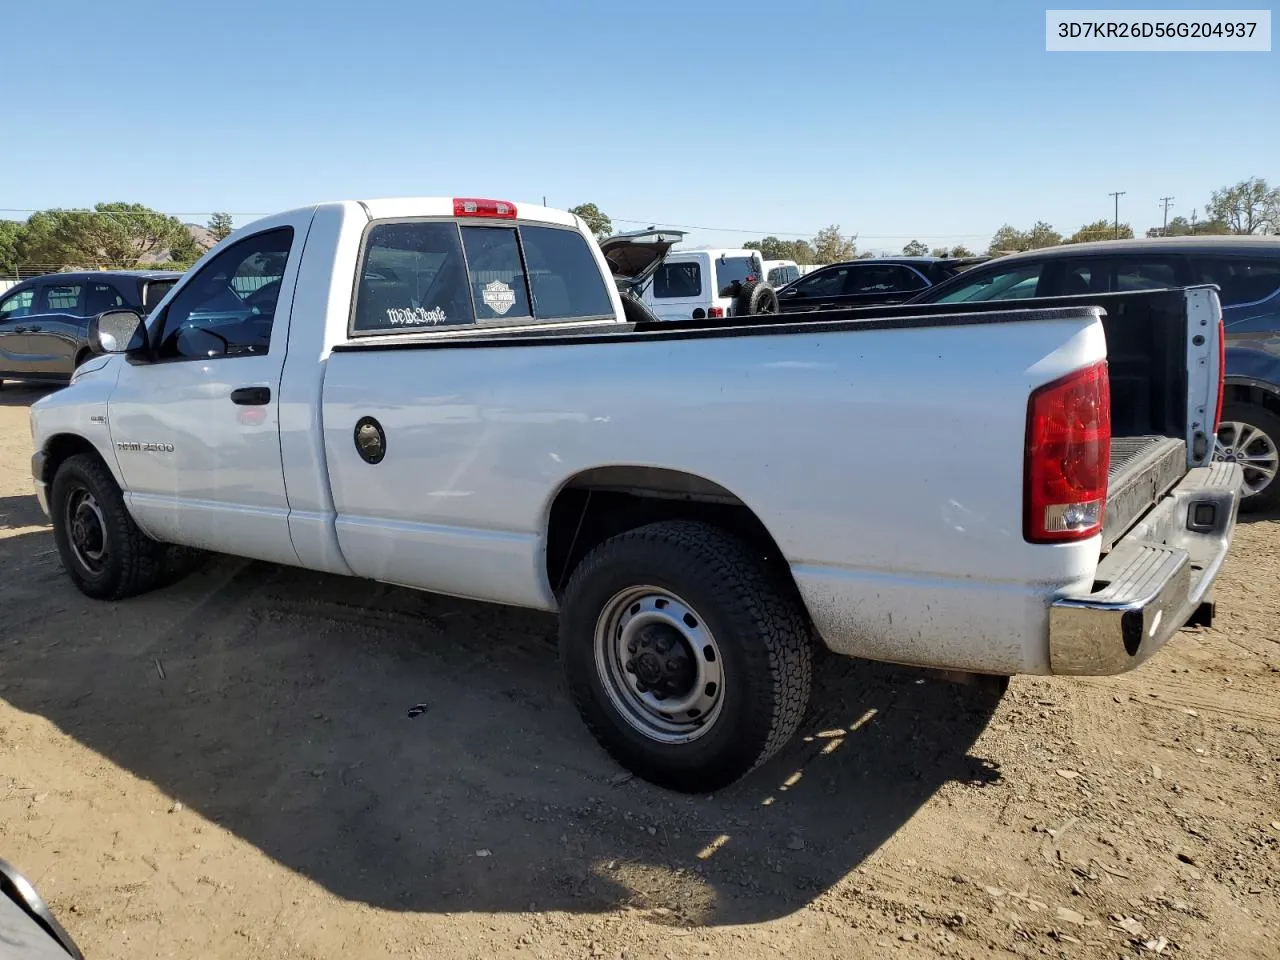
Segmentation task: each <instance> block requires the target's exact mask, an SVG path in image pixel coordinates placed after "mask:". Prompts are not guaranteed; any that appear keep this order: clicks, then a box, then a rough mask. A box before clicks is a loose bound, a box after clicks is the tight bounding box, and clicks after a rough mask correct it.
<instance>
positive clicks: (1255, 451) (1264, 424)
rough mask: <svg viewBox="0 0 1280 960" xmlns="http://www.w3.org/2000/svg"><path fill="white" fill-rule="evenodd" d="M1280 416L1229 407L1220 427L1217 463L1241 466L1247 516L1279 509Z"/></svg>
mask: <svg viewBox="0 0 1280 960" xmlns="http://www.w3.org/2000/svg"><path fill="white" fill-rule="evenodd" d="M1278 445H1280V416H1276V414H1274V413H1272V412H1271V411H1270V410H1268V409H1266V408H1265V407H1261V406H1255V405H1253V404H1250V403H1228V404H1226V405H1225V406H1224V407H1223V410H1222V420H1221V422H1220V423H1219V424H1218V436H1217V442H1216V443H1215V445H1214V459H1215V460H1228V461H1232V462H1234V463H1238V464H1240V466H1241V468H1242V469H1243V470H1244V487H1243V489H1242V490H1241V491H1240V492H1241V495H1242V499H1241V501H1240V509H1241V510H1243V511H1246V512H1257V511H1270V510H1275V509H1277V508H1280V482H1278V481H1277V480H1276V473H1277V471H1280V447H1278Z"/></svg>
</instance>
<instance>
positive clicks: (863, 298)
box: [778, 257, 987, 313]
mask: <svg viewBox="0 0 1280 960" xmlns="http://www.w3.org/2000/svg"><path fill="white" fill-rule="evenodd" d="M986 259H987V258H986V257H876V258H867V259H863V260H849V261H847V262H846V263H833V264H831V265H830V266H826V267H822V268H821V269H819V270H814V271H813V272H812V273H806V274H805V275H804V276H803V277H801V278H800V279H798V280H793V281H791V283H789V284H787V285H786V286H785V287H783V288H782V289H780V290H779V291H778V303H779V305H780V306H781V307H782V311H783V313H791V312H793V311H798V310H831V309H835V308H839V307H868V306H871V305H872V304H877V303H901V302H902V301H904V300H910V299H911V298H912V297H914V296H916V295H917V294H918V293H919V292H920V291H921V290H926V289H928V288H930V287H932V286H933V285H935V284H938V283H942V282H943V281H944V280H948V279H950V278H951V277H954V276H955V275H956V274H957V273H959V272H961V271H962V270H964V269H965V268H966V267H971V266H973V265H974V264H977V263H983V262H985V261H986Z"/></svg>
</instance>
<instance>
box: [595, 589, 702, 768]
mask: <svg viewBox="0 0 1280 960" xmlns="http://www.w3.org/2000/svg"><path fill="white" fill-rule="evenodd" d="M595 660H596V669H597V672H598V675H599V678H600V681H601V684H602V686H603V687H604V691H605V693H606V694H607V695H608V697H609V699H610V701H611V702H612V704H613V706H614V707H615V708H616V709H617V711H618V713H619V714H620V715H621V716H622V717H623V719H624V720H626V722H627V723H628V724H629V725H630V726H632V727H634V728H635V729H636V730H638V731H640V732H641V733H643V734H644V735H645V736H647V737H649V738H651V739H653V740H656V741H659V742H661V743H685V742H688V741H690V740H695V739H697V738H698V737H700V736H702V735H703V734H705V733H706V731H707V730H708V729H710V727H711V725H712V724H713V723H714V722H715V721H716V719H717V718H718V717H719V715H720V712H721V707H722V705H723V702H724V694H723V691H722V689H721V688H722V686H723V678H722V675H721V657H720V650H719V647H718V646H717V644H716V640H715V637H713V636H712V635H711V632H710V631H709V630H708V629H707V627H706V625H705V624H704V623H703V622H702V618H701V617H700V616H699V615H698V614H697V612H695V611H694V610H693V609H692V608H691V607H690V606H689V605H688V604H687V603H685V602H684V601H683V600H681V599H680V598H679V597H677V596H676V595H675V594H672V593H670V592H668V591H665V590H662V589H659V588H657V587H635V588H632V589H629V590H624V591H622V592H620V593H618V594H617V595H615V596H614V598H613V599H612V600H610V601H609V603H608V604H606V605H605V608H604V610H603V612H602V613H601V615H600V618H599V619H598V620H597V622H596V633H595Z"/></svg>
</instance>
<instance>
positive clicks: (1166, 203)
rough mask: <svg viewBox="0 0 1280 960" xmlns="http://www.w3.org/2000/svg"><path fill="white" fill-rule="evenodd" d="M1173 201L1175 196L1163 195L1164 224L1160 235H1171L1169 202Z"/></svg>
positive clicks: (1161, 200) (1161, 202) (1161, 201)
mask: <svg viewBox="0 0 1280 960" xmlns="http://www.w3.org/2000/svg"><path fill="white" fill-rule="evenodd" d="M1172 202H1173V197H1161V198H1160V204H1161V205H1162V206H1163V207H1164V226H1162V227H1161V228H1160V236H1162V237H1167V236H1168V235H1169V204H1170V203H1172Z"/></svg>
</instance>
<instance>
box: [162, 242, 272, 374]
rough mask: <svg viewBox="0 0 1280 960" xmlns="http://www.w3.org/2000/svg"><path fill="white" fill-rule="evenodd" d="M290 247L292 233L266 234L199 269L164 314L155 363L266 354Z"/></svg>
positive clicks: (229, 250) (229, 248)
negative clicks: (157, 359) (158, 360)
mask: <svg viewBox="0 0 1280 960" xmlns="http://www.w3.org/2000/svg"><path fill="white" fill-rule="evenodd" d="M292 244H293V229H292V228H291V227H281V228H279V229H276V230H268V231H266V232H264V233H259V234H256V235H254V236H252V237H246V238H245V239H244V240H241V241H240V242H238V243H236V244H235V245H233V246H230V247H228V248H227V249H226V250H224V251H222V253H220V254H218V255H217V256H216V257H214V258H213V259H212V260H210V261H209V262H208V263H207V264H205V265H204V266H203V267H201V268H200V270H199V272H197V273H196V275H195V276H193V277H192V278H191V280H190V281H189V282H188V283H187V284H186V286H184V287H183V288H182V290H180V291H179V292H178V295H177V296H176V297H174V299H173V300H172V301H171V302H170V303H169V306H168V307H167V308H165V310H164V316H163V319H162V321H161V323H162V328H161V336H160V341H159V343H158V345H157V347H156V354H157V357H158V358H159V359H161V360H196V359H199V360H207V359H210V358H212V357H222V356H246V355H253V356H257V355H261V354H265V353H267V352H268V351H269V350H270V347H271V328H272V325H273V323H274V321H275V312H276V299H277V298H278V297H279V296H280V286H281V283H282V281H283V279H284V270H285V264H286V263H288V260H289V249H290V247H291V246H292Z"/></svg>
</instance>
